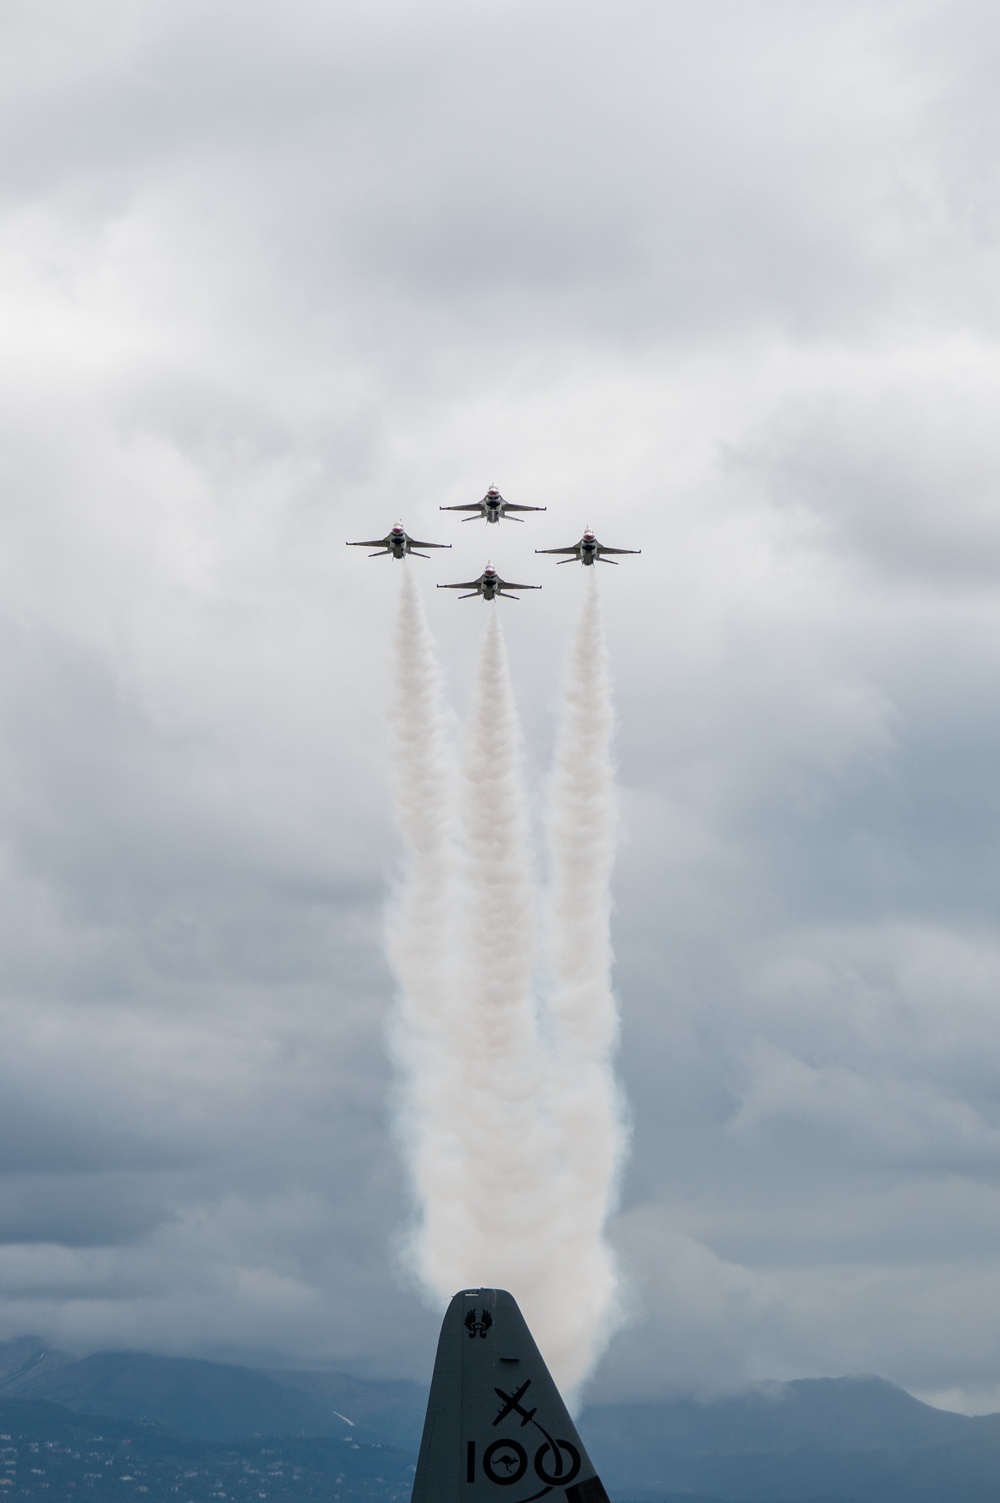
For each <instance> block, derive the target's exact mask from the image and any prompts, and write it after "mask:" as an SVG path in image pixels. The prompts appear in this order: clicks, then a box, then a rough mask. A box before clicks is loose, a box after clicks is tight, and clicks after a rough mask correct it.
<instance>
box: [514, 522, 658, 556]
mask: <svg viewBox="0 0 1000 1503" xmlns="http://www.w3.org/2000/svg"><path fill="white" fill-rule="evenodd" d="M535 552H536V553H568V554H569V558H561V559H560V560H559V562H560V563H561V564H571V563H573V562H574V560H575V561H576V562H578V563H581V564H588V565H590V564H613V563H614V559H613V558H604V557H602V555H603V554H605V553H641V552H642V549H641V548H605V546H604V544H603V543H599V542H598V541H597V539H596V538H595V536H594V534H593V533H592V532H591V530H590V528H589V527H587V528H585V530H584V534H583V537H582V538H581V539H580V541H579V542H578V543H574V544H573V546H572V548H536V549H535Z"/></svg>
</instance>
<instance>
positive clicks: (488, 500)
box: [438, 485, 548, 522]
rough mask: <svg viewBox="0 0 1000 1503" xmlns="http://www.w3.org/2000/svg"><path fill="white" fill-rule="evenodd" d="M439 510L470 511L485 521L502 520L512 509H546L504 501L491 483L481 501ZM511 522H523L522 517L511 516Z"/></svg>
mask: <svg viewBox="0 0 1000 1503" xmlns="http://www.w3.org/2000/svg"><path fill="white" fill-rule="evenodd" d="M438 510H439V511H472V512H476V513H478V516H479V517H482V518H485V520H486V521H487V522H502V521H503V519H504V517H506V516H507V514H508V513H509V512H512V511H547V510H548V508H547V507H545V506H519V505H517V504H516V503H515V502H513V501H505V500H504V498H503V497H502V496H501V494H500V492H499V490H498V489H497V487H496V486H495V485H491V486H490V488H489V490H488V491H487V492H486V495H485V496H484V497H483V499H482V500H481V501H470V502H469V503H468V505H465V506H441V507H439V508H438ZM476 520H477V518H476V517H463V518H462V521H463V522H475V521H476ZM510 520H511V521H512V522H523V521H524V518H523V517H511V519H510Z"/></svg>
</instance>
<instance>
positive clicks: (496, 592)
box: [438, 564, 542, 600]
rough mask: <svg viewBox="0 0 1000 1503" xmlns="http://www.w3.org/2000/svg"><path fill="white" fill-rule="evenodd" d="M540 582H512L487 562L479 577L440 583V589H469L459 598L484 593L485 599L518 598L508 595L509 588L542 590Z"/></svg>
mask: <svg viewBox="0 0 1000 1503" xmlns="http://www.w3.org/2000/svg"><path fill="white" fill-rule="evenodd" d="M541 588H542V587H541V585H540V584H511V583H510V581H509V580H506V579H501V578H500V576H499V574H498V573H497V571H496V570H495V569H494V567H493V565H492V564H487V565H486V568H485V569H484V570H483V572H482V574H480V576H479V578H478V579H466V580H464V581H463V582H462V583H461V584H439V585H438V589H439V590H468V592H469V593H468V594H467V595H459V597H458V598H459V600H471V599H472V597H473V595H482V597H483V599H484V600H496V599H499V598H501V597H502V598H503V599H504V600H516V599H517V596H516V595H508V594H507V591H508V590H540V589H541Z"/></svg>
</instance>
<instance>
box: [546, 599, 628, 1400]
mask: <svg viewBox="0 0 1000 1503" xmlns="http://www.w3.org/2000/svg"><path fill="white" fill-rule="evenodd" d="M613 736H614V715H613V711H612V704H611V683H610V674H609V667H608V655H607V648H606V646H605V641H604V629H603V623H602V619H601V609H600V601H599V598H598V594H597V583H596V578H594V577H591V578H590V579H589V580H588V582H587V596H586V600H585V602H584V606H583V610H582V612H581V615H580V621H579V625H578V628H577V633H576V639H575V641H574V644H573V648H572V652H571V655H570V662H569V671H568V674H567V679H566V685H565V695H564V704H563V713H562V722H561V725H560V729H559V737H558V742H557V746H556V756H555V767H554V773H553V777H552V782H551V785H550V815H549V845H550V851H551V861H552V868H551V872H552V875H551V891H550V904H549V935H548V938H549V958H550V964H551V971H552V980H553V990H552V993H551V996H550V997H549V1000H548V1009H547V1019H548V1022H549V1026H550V1029H551V1041H552V1048H553V1056H554V1058H553V1062H552V1067H551V1074H550V1084H549V1092H548V1102H549V1111H550V1114H551V1119H552V1125H553V1129H554V1132H555V1135H556V1141H557V1151H558V1157H559V1163H558V1168H557V1172H556V1181H557V1185H558V1195H559V1200H560V1203H561V1207H562V1216H561V1228H560V1249H561V1252H560V1258H561V1261H562V1262H563V1263H564V1264H565V1267H566V1270H567V1277H569V1276H570V1272H569V1271H570V1270H572V1275H571V1276H572V1282H573V1287H574V1293H575V1296H576V1298H575V1301H574V1304H575V1306H576V1308H575V1309H572V1310H567V1311H566V1312H565V1313H566V1317H567V1318H566V1324H565V1328H564V1331H563V1345H564V1347H565V1348H566V1354H565V1356H564V1357H561V1358H558V1359H557V1360H558V1361H559V1363H560V1365H561V1366H562V1367H563V1369H564V1370H566V1369H567V1368H575V1373H576V1378H577V1380H579V1379H582V1378H583V1377H584V1376H585V1374H586V1372H587V1371H588V1370H589V1368H590V1367H591V1366H592V1365H593V1362H594V1361H595V1360H596V1358H597V1356H598V1355H599V1354H600V1350H601V1348H602V1347H603V1345H604V1343H605V1341H606V1340H607V1337H608V1336H609V1335H610V1334H611V1330H612V1329H613V1324H614V1320H615V1317H616V1314H617V1311H616V1293H617V1276H616V1271H615V1264H614V1258H613V1255H612V1252H611V1249H610V1248H609V1246H608V1244H607V1242H606V1240H605V1237H604V1227H605V1223H606V1221H607V1218H608V1215H609V1213H610V1211H611V1209H612V1207H613V1202H614V1196H615V1191H616V1186H617V1182H618V1175H619V1171H620V1169H621V1165H622V1161H623V1158H624V1154H625V1149H626V1142H627V1132H626V1124H625V1112H624V1104H623V1101H622V1098H621V1095H620V1092H619V1089H618V1085H617V1082H616V1080H615V1075H614V1068H613V1058H614V1049H615V1044H616V1041H617V1037H618V1027H619V1020H618V1009H617V1005H616V1002H615V997H614V992H613V990H612V985H611V962H612V954H611V934H610V925H611V873H612V866H613V863H614V849H615V830H616V800H615V778H614V763H613V760H612V740H613Z"/></svg>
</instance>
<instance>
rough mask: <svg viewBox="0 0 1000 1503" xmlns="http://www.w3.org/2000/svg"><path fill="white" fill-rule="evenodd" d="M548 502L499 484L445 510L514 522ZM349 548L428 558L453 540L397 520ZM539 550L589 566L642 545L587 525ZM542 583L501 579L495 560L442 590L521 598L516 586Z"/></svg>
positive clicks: (466, 596) (442, 586)
mask: <svg viewBox="0 0 1000 1503" xmlns="http://www.w3.org/2000/svg"><path fill="white" fill-rule="evenodd" d="M547 509H548V508H547V507H544V506H522V505H520V504H519V503H517V502H514V501H505V500H504V498H503V496H501V494H500V491H499V489H498V487H497V486H495V485H491V486H490V488H489V490H488V491H487V492H486V495H485V496H484V497H483V499H482V500H481V501H470V502H468V503H466V504H463V505H461V506H442V507H440V508H439V510H441V511H467V512H471V513H473V515H472V516H468V517H464V518H463V519H462V520H463V521H465V522H475V521H485V522H501V521H503V519H504V518H505V517H506V518H508V520H510V521H512V522H520V521H521V520H522V518H521V517H513V516H509V513H511V512H518V511H546V510H547ZM347 546H348V548H373V549H374V550H375V551H374V553H370V554H369V555H368V556H369V558H379V557H382V556H383V555H384V556H389V557H392V558H406V556H407V554H410V555H412V557H414V558H428V557H429V554H426V553H421V552H420V551H419V550H420V549H421V548H450V547H451V544H450V543H425V542H421V541H420V539H419V538H411V537H410V534H409V533H408V532H407V531H406V528H405V527H404V526H403V524H402V522H397V523H396V525H395V527H392V528H390V530H389V531H388V532H387V533H386V535H385V537H384V538H369V539H368V540H367V541H365V542H361V543H348V544H347ZM535 552H536V553H560V554H563V555H564V557H562V558H560V559H559V563H561V564H570V563H580V564H584V565H585V566H587V567H590V566H592V565H593V564H595V563H599V564H613V563H616V562H617V560H616V559H613V558H607V557H605V555H606V554H609V553H633V554H635V553H641V552H642V549H641V548H608V547H607V546H606V545H605V544H604V543H599V542H598V540H597V538H596V536H595V535H594V533H593V531H592V530H591V528H589V527H586V528H584V532H583V537H582V538H581V539H580V541H579V542H578V543H573V544H571V545H570V546H569V547H568V548H536V549H535ZM541 588H542V587H541V585H530V584H514V583H513V581H511V580H509V579H501V577H500V575H499V574H498V573H497V571H496V569H494V567H493V565H492V564H489V563H488V564H487V565H486V568H485V569H484V570H483V572H482V574H480V575H479V577H478V578H477V579H466V580H462V581H460V582H459V583H458V584H439V585H438V589H439V590H465V592H466V593H465V594H464V595H459V597H458V598H459V600H471V599H472V598H473V597H474V596H476V595H481V596H482V598H483V599H484V600H517V598H518V597H517V595H515V594H513V593H512V592H513V591H514V590H540V589H541Z"/></svg>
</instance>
